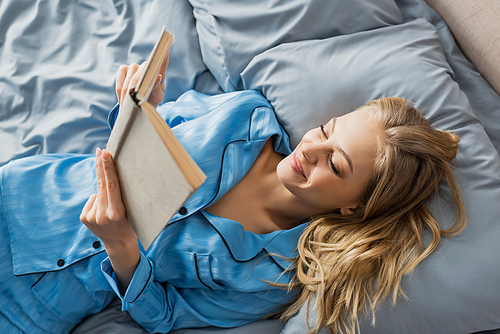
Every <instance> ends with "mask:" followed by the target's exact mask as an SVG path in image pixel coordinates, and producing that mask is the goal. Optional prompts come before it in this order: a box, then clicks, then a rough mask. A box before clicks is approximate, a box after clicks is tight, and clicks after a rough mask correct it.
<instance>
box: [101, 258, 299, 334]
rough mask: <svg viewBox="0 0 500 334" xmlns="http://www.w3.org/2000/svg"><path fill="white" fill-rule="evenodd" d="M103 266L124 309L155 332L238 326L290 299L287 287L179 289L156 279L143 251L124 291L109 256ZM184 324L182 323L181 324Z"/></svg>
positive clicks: (258, 317) (257, 318)
mask: <svg viewBox="0 0 500 334" xmlns="http://www.w3.org/2000/svg"><path fill="white" fill-rule="evenodd" d="M101 269H102V272H103V274H104V276H105V277H106V279H107V281H108V282H109V284H110V286H111V287H112V288H113V290H114V291H115V293H116V294H117V296H118V297H119V298H120V299H121V301H122V311H128V312H129V314H130V315H131V316H132V318H133V319H134V320H135V321H136V322H137V323H139V324H140V325H141V326H143V327H144V328H145V329H146V330H148V331H149V332H151V333H155V332H161V333H166V332H169V331H171V330H175V329H179V328H199V327H208V326H217V327H237V326H242V325H244V324H247V323H250V322H252V321H256V320H259V319H262V318H263V317H264V316H265V315H267V314H269V313H271V312H273V311H276V310H278V309H279V307H280V304H278V303H277V301H281V302H283V301H288V300H290V299H291V297H292V295H291V294H290V293H288V292H287V291H286V289H281V288H275V287H271V286H269V285H263V287H264V288H263V289H262V290H261V291H255V290H254V291H252V292H244V291H231V290H219V291H212V290H208V289H206V290H205V289H177V288H176V287H174V286H173V285H171V284H169V283H166V282H163V283H160V282H157V281H155V280H154V266H153V263H152V262H151V260H149V259H148V258H147V257H146V256H145V255H144V254H143V253H141V260H140V262H139V265H138V267H137V269H136V272H135V274H134V277H133V278H132V281H131V282H130V285H129V287H128V289H127V291H126V292H125V295H122V294H121V293H120V291H119V290H118V285H117V283H116V281H115V280H114V279H113V278H112V275H113V268H112V267H111V263H110V261H109V259H108V258H107V259H105V260H104V261H103V262H102V264H101ZM181 326H182V327H181Z"/></svg>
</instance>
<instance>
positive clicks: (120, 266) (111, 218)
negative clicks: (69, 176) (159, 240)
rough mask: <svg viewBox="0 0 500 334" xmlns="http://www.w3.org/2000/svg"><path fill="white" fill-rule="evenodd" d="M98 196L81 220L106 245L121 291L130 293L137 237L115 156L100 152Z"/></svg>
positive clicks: (136, 251)
mask: <svg viewBox="0 0 500 334" xmlns="http://www.w3.org/2000/svg"><path fill="white" fill-rule="evenodd" d="M95 170H96V176H97V194H94V195H92V196H90V198H89V199H88V201H87V203H86V204H85V206H84V208H83V210H82V213H81V214H80V220H81V221H82V223H83V224H85V226H87V227H88V228H89V230H90V231H92V233H94V234H95V235H96V236H97V237H98V238H99V239H101V241H102V242H103V244H104V247H105V248H106V253H107V254H108V256H109V260H110V261H111V265H112V266H113V270H114V271H115V275H116V278H117V280H118V285H119V287H120V291H126V289H127V287H128V285H129V283H130V280H131V279H132V277H133V275H134V272H135V269H136V268H137V266H138V264H139V260H140V251H139V244H138V240H137V235H136V234H135V232H134V230H133V229H132V227H131V226H130V223H129V222H128V220H127V216H126V211H125V205H124V204H123V200H122V196H121V190H120V183H119V181H118V175H117V173H116V169H115V165H114V163H113V159H112V157H111V154H109V152H108V151H106V150H102V151H101V150H100V149H97V152H96V162H95Z"/></svg>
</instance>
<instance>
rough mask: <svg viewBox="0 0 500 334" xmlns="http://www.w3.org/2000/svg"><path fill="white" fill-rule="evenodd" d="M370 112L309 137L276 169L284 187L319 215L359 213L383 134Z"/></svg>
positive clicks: (360, 112) (353, 114) (361, 111)
mask: <svg viewBox="0 0 500 334" xmlns="http://www.w3.org/2000/svg"><path fill="white" fill-rule="evenodd" d="M372 112H373V111H371V110H370V109H368V108H362V109H358V110H356V111H354V112H351V113H349V114H347V115H344V116H342V117H338V118H333V119H331V120H330V121H329V122H328V123H327V124H325V125H324V126H322V127H318V128H315V129H312V130H310V131H309V132H307V133H306V134H305V135H304V137H303V138H302V141H301V142H300V143H299V145H298V146H297V148H296V149H295V150H294V151H293V153H292V154H290V155H289V156H288V157H286V158H285V159H283V160H282V161H281V162H280V163H279V165H278V168H277V173H278V178H279V179H280V181H281V183H282V184H283V185H284V186H285V187H286V188H287V189H288V191H290V193H292V194H293V195H294V196H295V197H296V198H297V199H298V200H299V201H301V202H302V203H303V204H304V205H306V206H307V207H309V208H310V209H312V212H314V215H317V214H325V213H330V212H334V211H335V210H338V209H340V212H341V213H342V214H349V213H352V212H354V210H355V209H356V208H358V207H359V206H360V205H361V203H360V197H361V194H362V193H363V191H364V189H365V188H366V186H367V184H368V181H369V179H370V176H371V174H372V171H373V168H374V160H375V158H376V154H377V150H378V148H379V142H380V141H379V138H380V136H381V134H382V128H381V126H380V124H379V123H378V122H377V121H374V120H372V117H371V113H372Z"/></svg>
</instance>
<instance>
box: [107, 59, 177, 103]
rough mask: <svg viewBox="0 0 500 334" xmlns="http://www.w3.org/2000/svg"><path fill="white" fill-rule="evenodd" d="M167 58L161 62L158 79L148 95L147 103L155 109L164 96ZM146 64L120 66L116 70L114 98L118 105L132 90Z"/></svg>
mask: <svg viewBox="0 0 500 334" xmlns="http://www.w3.org/2000/svg"><path fill="white" fill-rule="evenodd" d="M168 58H169V56H168V55H167V58H166V59H165V61H164V62H163V64H162V66H161V69H160V73H159V74H158V78H156V82H155V85H154V86H153V90H152V91H151V94H150V95H149V99H148V102H149V103H151V104H152V105H153V106H154V107H155V108H157V107H158V105H159V104H160V103H161V101H162V100H163V96H164V94H165V80H164V78H165V72H166V71H167V67H168ZM146 64H147V62H143V63H142V64H141V65H137V64H131V65H128V66H127V65H122V66H120V68H119V69H118V72H117V73H116V96H117V98H118V103H120V105H121V104H122V103H123V100H124V99H125V96H126V94H127V93H128V92H129V91H130V89H132V88H134V87H135V86H136V85H137V82H139V79H140V78H141V75H142V73H143V72H144V70H145V68H146Z"/></svg>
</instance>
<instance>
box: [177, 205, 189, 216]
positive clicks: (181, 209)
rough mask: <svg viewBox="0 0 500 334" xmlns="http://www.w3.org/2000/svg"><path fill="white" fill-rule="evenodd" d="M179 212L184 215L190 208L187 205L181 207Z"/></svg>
mask: <svg viewBox="0 0 500 334" xmlns="http://www.w3.org/2000/svg"><path fill="white" fill-rule="evenodd" d="M179 213H180V214H181V215H183V216H184V215H185V214H186V213H188V210H187V209H186V208H185V207H182V208H180V209H179Z"/></svg>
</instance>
